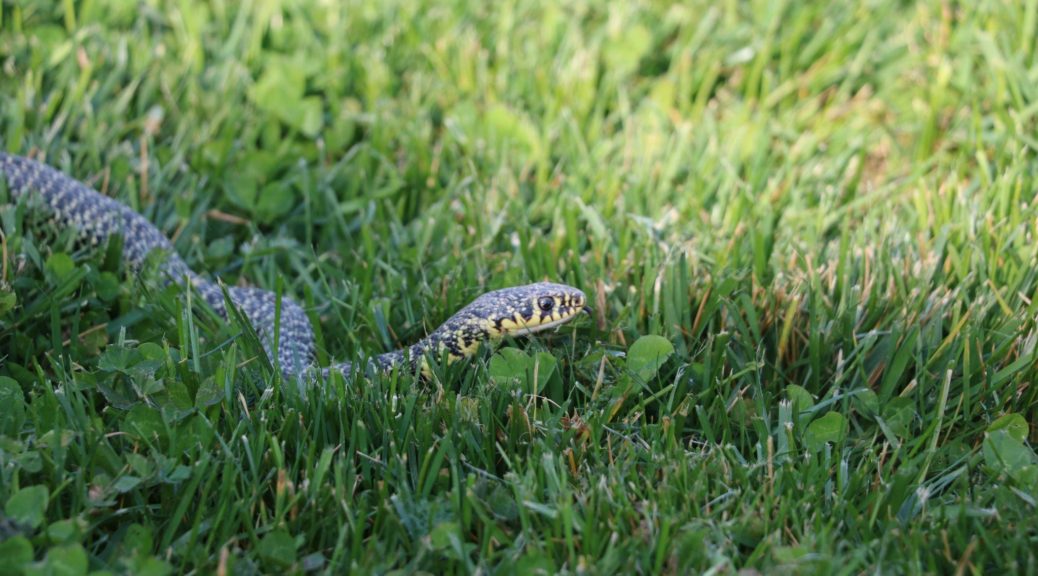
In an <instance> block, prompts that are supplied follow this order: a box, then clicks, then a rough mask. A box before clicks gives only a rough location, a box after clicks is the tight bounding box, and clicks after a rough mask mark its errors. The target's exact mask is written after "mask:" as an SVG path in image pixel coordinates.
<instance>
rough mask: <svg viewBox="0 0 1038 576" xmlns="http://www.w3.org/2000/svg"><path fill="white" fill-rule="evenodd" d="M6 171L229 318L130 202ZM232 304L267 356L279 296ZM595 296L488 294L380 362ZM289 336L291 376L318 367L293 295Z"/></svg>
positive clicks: (0, 164) (544, 319)
mask: <svg viewBox="0 0 1038 576" xmlns="http://www.w3.org/2000/svg"><path fill="white" fill-rule="evenodd" d="M0 173H2V174H3V176H4V177H5V178H6V181H7V187H8V189H10V190H11V192H12V194H13V196H14V197H15V198H19V197H22V196H26V195H28V194H30V193H35V194H36V195H37V197H38V198H39V199H40V200H41V201H42V205H43V209H45V210H47V211H48V212H49V213H50V214H51V215H52V216H53V217H54V218H55V220H57V222H58V224H59V225H61V226H69V227H72V228H74V229H75V230H77V231H78V234H79V237H80V238H81V240H83V241H84V242H88V243H90V244H94V245H97V244H101V243H103V242H105V241H106V240H107V239H108V238H109V237H110V236H112V235H113V234H117V233H119V234H122V236H123V257H124V258H125V259H126V261H127V263H129V265H130V266H131V267H132V268H139V267H140V265H141V264H142V263H143V262H144V260H145V258H146V257H147V256H148V254H150V253H151V252H152V251H154V250H159V251H161V252H162V253H164V254H165V255H166V259H165V260H164V262H163V264H162V271H163V272H164V273H165V274H166V275H167V276H168V277H169V278H170V279H171V280H172V281H175V282H178V283H182V282H184V281H185V279H186V280H188V281H190V282H191V284H192V285H193V286H194V287H195V288H196V289H197V290H198V293H199V294H201V296H202V297H203V298H204V299H205V301H206V302H208V303H209V305H210V306H211V307H212V308H213V309H214V310H215V311H216V312H218V313H219V314H220V315H222V316H223V317H224V318H226V317H227V311H226V309H225V307H224V296H223V291H222V290H221V289H220V286H219V285H218V284H216V283H214V282H211V281H209V280H206V279H205V278H203V277H202V276H199V275H198V274H196V273H195V272H194V271H192V270H191V269H190V268H188V266H187V263H185V262H184V260H183V259H182V258H181V257H180V256H179V255H178V254H177V253H176V252H175V251H174V249H173V245H172V244H171V243H170V241H169V240H168V239H167V238H166V237H165V236H164V235H163V234H162V232H161V231H160V230H159V229H157V228H156V227H155V226H154V225H152V224H151V222H149V221H148V220H147V219H146V218H144V217H143V216H141V215H140V214H137V213H136V212H134V211H133V210H131V209H130V208H129V207H127V206H125V205H123V204H121V203H119V202H117V201H115V200H112V199H111V198H108V197H106V196H103V195H101V194H99V193H98V192H96V191H94V190H92V189H91V188H89V187H87V186H85V185H83V184H81V183H80V182H77V181H76V180H73V179H72V178H69V177H68V176H65V175H64V174H62V173H61V172H58V171H57V170H54V169H53V168H50V167H48V166H46V165H44V164H41V163H39V162H36V161H34V160H30V159H28V158H23V157H19V156H11V155H8V154H4V153H0ZM227 291H228V294H229V295H230V298H231V301H232V302H233V303H234V305H235V306H237V307H238V308H240V309H241V310H242V312H244V314H245V316H246V318H248V320H249V322H250V323H251V324H252V326H253V327H254V328H255V329H256V332H257V334H259V336H260V338H261V340H262V341H263V343H264V346H265V347H266V349H267V353H268V354H270V352H271V349H272V348H273V343H274V340H275V339H274V315H275V310H276V307H275V305H276V295H275V294H274V293H272V292H269V291H267V290H261V289H259V288H238V287H229V288H228V289H227ZM586 302H587V299H586V298H585V296H584V293H583V292H581V291H580V290H577V289H576V288H572V287H569V286H565V285H562V284H551V283H548V282H541V283H538V284H530V285H527V286H518V287H515V288H506V289H503V290H496V291H493V292H488V293H486V294H484V295H482V296H480V297H479V298H477V299H475V300H474V301H472V303H471V304H469V305H468V306H466V307H465V308H463V309H461V310H460V311H459V312H458V313H457V314H455V315H454V316H452V317H451V318H450V319H449V320H447V321H446V322H444V323H443V324H442V325H441V326H440V327H439V328H437V329H436V330H435V331H433V333H432V334H430V335H429V336H428V337H427V338H425V339H424V340H422V341H420V342H418V343H417V344H414V345H412V346H410V347H408V348H406V349H403V350H397V351H395V352H389V353H386V354H382V355H380V356H377V357H375V358H374V359H373V360H372V363H373V367H374V368H377V369H385V368H388V367H391V366H394V365H397V364H402V363H404V362H405V361H408V362H409V363H410V365H411V368H412V369H418V368H419V367H422V366H424V364H421V362H422V359H423V358H425V357H426V356H427V355H430V354H431V355H434V356H439V355H440V354H443V353H444V352H446V353H447V357H448V359H450V360H456V359H459V358H463V357H466V356H469V355H471V354H472V353H474V352H475V351H476V350H477V349H478V348H479V345H480V344H481V343H482V342H484V341H486V340H491V339H497V338H501V337H504V336H509V335H521V334H526V333H530V332H536V331H539V330H545V329H550V328H552V327H555V326H558V325H559V324H562V323H564V322H567V321H569V320H571V319H572V318H573V317H575V316H576V315H577V314H578V313H579V312H581V311H583V310H584V309H585V304H586ZM280 326H281V334H280V338H279V339H278V340H277V342H278V350H277V358H278V362H279V363H280V365H281V369H282V371H283V372H284V373H285V374H286V375H295V374H302V373H304V372H306V371H308V370H310V369H311V365H312V362H313V353H314V337H313V329H312V327H311V326H310V321H309V319H308V318H307V317H306V314H305V313H304V312H303V309H302V308H301V307H300V306H299V304H297V303H296V302H295V301H293V300H291V299H290V298H287V297H283V298H282V301H281V325H280ZM352 369H353V367H352V366H351V364H350V363H348V362H346V363H342V364H337V365H335V366H333V367H332V368H331V369H326V370H324V371H323V372H324V373H325V374H326V375H327V374H328V371H329V370H339V371H341V372H343V373H344V374H348V373H350V372H351V371H352Z"/></svg>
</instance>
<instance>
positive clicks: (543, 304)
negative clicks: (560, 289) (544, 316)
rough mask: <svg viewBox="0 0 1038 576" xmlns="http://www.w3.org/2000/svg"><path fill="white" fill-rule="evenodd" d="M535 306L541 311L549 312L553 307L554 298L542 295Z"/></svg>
mask: <svg viewBox="0 0 1038 576" xmlns="http://www.w3.org/2000/svg"><path fill="white" fill-rule="evenodd" d="M537 307H538V308H540V309H541V312H550V311H551V309H552V308H554V307H555V299H554V298H549V297H547V296H543V297H541V299H540V300H538V301H537Z"/></svg>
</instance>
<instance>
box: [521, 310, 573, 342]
mask: <svg viewBox="0 0 1038 576" xmlns="http://www.w3.org/2000/svg"><path fill="white" fill-rule="evenodd" d="M579 313H580V312H579V311H575V312H574V313H572V314H570V315H569V316H566V317H563V318H559V319H558V320H549V321H548V322H542V323H540V324H536V325H534V324H525V325H523V326H522V327H521V328H519V329H518V330H516V331H514V332H512V333H511V334H510V335H511V336H525V335H527V334H533V333H535V332H544V331H545V330H551V329H552V328H558V327H559V326H562V325H563V324H565V323H566V322H569V321H570V320H572V319H574V318H576V317H577V315H578V314H579Z"/></svg>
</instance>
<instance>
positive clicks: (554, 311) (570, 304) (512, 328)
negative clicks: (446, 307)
mask: <svg viewBox="0 0 1038 576" xmlns="http://www.w3.org/2000/svg"><path fill="white" fill-rule="evenodd" d="M585 311H587V297H586V296H585V295H584V293H583V292H581V291H580V290H578V289H576V288H573V287H572V286H566V285H565V284H553V283H551V282H538V283H536V284H527V285H526V286H516V287H513V288H504V289H501V290H494V291H493V292H487V293H486V294H484V295H482V296H480V297H479V298H476V299H475V300H474V301H473V302H472V303H471V304H469V305H468V306H466V307H465V308H464V309H462V310H461V312H459V314H458V315H459V316H461V315H464V316H465V317H466V318H468V319H470V320H469V321H470V322H473V323H475V322H479V323H480V325H481V326H482V327H483V329H484V330H485V331H486V332H487V335H488V336H490V337H491V338H502V337H505V336H522V335H524V334H531V333H534V332H540V331H542V330H548V329H551V328H555V327H556V326H559V325H562V324H564V323H566V322H568V321H570V320H572V319H573V318H575V317H576V316H577V315H579V314H580V313H581V312H585Z"/></svg>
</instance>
